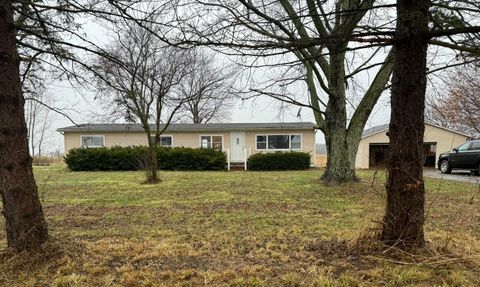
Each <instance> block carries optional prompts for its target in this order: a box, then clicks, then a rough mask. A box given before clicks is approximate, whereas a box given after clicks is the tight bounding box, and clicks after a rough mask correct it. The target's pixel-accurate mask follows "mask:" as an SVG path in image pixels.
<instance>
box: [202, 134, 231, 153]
mask: <svg viewBox="0 0 480 287" xmlns="http://www.w3.org/2000/svg"><path fill="white" fill-rule="evenodd" d="M202 137H210V141H211V142H212V145H213V138H212V137H222V149H221V151H224V150H225V142H224V136H223V134H200V135H199V136H198V146H199V147H200V148H204V147H202ZM211 148H213V146H212V147H211Z"/></svg>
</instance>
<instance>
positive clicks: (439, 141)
mask: <svg viewBox="0 0 480 287" xmlns="http://www.w3.org/2000/svg"><path fill="white" fill-rule="evenodd" d="M387 131H388V124H386V125H381V126H376V127H373V128H370V129H366V130H365V131H364V132H363V134H362V139H361V141H360V144H359V146H358V152H357V159H356V168H381V167H383V166H384V163H385V159H386V156H387V151H388V143H389V138H388V137H387ZM468 138H469V136H468V135H467V134H464V133H461V132H458V131H454V130H451V129H447V128H443V127H440V126H437V125H434V124H431V123H426V124H425V134H424V142H425V144H424V148H425V150H424V155H425V166H427V167H435V164H436V162H437V160H438V156H439V155H440V154H441V153H442V152H446V151H450V150H452V148H454V147H457V146H459V145H460V144H462V143H464V142H465V141H466V140H467V139H468Z"/></svg>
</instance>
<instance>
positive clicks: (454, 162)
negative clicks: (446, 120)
mask: <svg viewBox="0 0 480 287" xmlns="http://www.w3.org/2000/svg"><path fill="white" fill-rule="evenodd" d="M438 169H439V170H440V171H441V172H442V173H451V172H452V170H453V169H470V170H472V171H473V172H474V173H475V174H476V175H479V173H480V140H474V141H468V142H466V143H464V144H462V145H460V146H459V147H457V148H454V149H453V150H452V151H451V152H446V153H442V154H440V157H439V158H438Z"/></svg>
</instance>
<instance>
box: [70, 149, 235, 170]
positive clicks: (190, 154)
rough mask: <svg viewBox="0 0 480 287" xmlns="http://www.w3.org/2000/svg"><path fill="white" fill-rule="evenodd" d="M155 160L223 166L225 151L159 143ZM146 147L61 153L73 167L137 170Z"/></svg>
mask: <svg viewBox="0 0 480 287" xmlns="http://www.w3.org/2000/svg"><path fill="white" fill-rule="evenodd" d="M156 151H157V160H158V167H159V169H163V170H224V169H226V166H227V158H226V155H225V153H223V152H222V151H217V150H214V149H206V148H196V149H194V148H184V147H175V148H167V147H158V148H157V150H156ZM146 155H147V147H145V146H130V147H119V146H116V147H112V148H77V149H72V150H70V151H69V152H68V154H67V155H66V156H65V157H64V160H65V163H66V164H67V167H68V168H69V169H70V170H72V171H94V170H102V171H108V170H140V169H142V167H143V166H144V165H145V159H146Z"/></svg>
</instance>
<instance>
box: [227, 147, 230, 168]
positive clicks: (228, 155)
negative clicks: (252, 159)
mask: <svg viewBox="0 0 480 287" xmlns="http://www.w3.org/2000/svg"><path fill="white" fill-rule="evenodd" d="M227 170H228V171H230V149H229V148H227Z"/></svg>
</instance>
